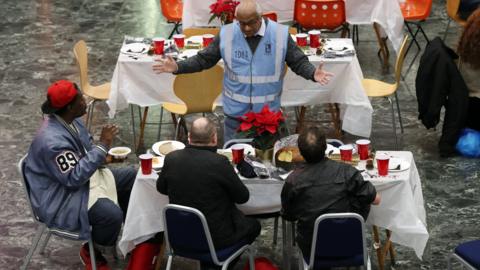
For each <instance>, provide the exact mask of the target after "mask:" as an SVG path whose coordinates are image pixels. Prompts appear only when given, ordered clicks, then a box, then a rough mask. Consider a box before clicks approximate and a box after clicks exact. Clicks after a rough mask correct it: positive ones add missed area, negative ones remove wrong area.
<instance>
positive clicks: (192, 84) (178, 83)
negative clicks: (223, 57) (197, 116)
mask: <svg viewBox="0 0 480 270" xmlns="http://www.w3.org/2000/svg"><path fill="white" fill-rule="evenodd" d="M222 85H223V68H222V67H220V66H218V65H216V66H214V67H212V68H210V69H207V70H203V71H201V72H196V73H189V74H181V75H177V77H176V78H175V81H174V82H173V91H174V92H175V95H176V96H177V97H178V98H180V99H181V100H182V101H183V102H184V103H185V105H186V106H187V112H186V114H189V113H200V112H213V110H214V108H215V107H214V102H215V100H216V99H217V97H218V96H219V95H220V93H221V92H222Z"/></svg>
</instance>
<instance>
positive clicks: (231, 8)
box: [208, 0, 240, 24]
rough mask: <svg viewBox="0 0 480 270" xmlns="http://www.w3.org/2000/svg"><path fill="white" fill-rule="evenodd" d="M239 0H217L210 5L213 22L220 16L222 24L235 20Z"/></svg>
mask: <svg viewBox="0 0 480 270" xmlns="http://www.w3.org/2000/svg"><path fill="white" fill-rule="evenodd" d="M238 4H240V2H239V1H232V0H217V1H216V2H215V3H213V4H211V5H210V13H211V14H212V16H210V20H208V23H210V22H212V21H213V20H214V19H215V18H218V19H219V20H220V22H221V23H222V24H227V23H230V22H232V21H233V18H234V16H235V9H236V8H237V6H238Z"/></svg>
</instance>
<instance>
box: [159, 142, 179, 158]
mask: <svg viewBox="0 0 480 270" xmlns="http://www.w3.org/2000/svg"><path fill="white" fill-rule="evenodd" d="M166 143H171V144H172V147H173V149H174V150H180V149H183V148H185V144H183V143H182V142H179V141H160V142H156V143H154V144H153V145H152V150H153V152H154V153H155V154H157V155H159V156H161V157H163V156H165V155H164V154H162V153H160V149H159V147H160V146H162V145H163V144H166Z"/></svg>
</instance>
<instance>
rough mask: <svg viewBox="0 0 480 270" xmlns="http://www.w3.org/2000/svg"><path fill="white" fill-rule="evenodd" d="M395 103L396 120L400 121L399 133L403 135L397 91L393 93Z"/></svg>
mask: <svg viewBox="0 0 480 270" xmlns="http://www.w3.org/2000/svg"><path fill="white" fill-rule="evenodd" d="M395 103H397V113H398V120H399V121H400V132H402V134H403V121H402V114H401V113H400V104H399V102H398V95H397V91H395Z"/></svg>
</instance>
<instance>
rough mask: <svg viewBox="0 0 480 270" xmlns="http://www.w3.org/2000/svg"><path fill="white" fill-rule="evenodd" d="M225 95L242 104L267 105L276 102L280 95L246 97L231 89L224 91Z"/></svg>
mask: <svg viewBox="0 0 480 270" xmlns="http://www.w3.org/2000/svg"><path fill="white" fill-rule="evenodd" d="M223 94H224V95H225V96H227V97H229V98H231V99H233V100H235V101H238V102H242V103H252V104H255V103H267V102H272V101H274V100H275V98H276V97H278V96H279V94H273V95H266V96H252V97H248V96H244V95H239V94H236V93H235V92H233V91H232V90H230V89H226V88H224V89H223Z"/></svg>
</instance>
